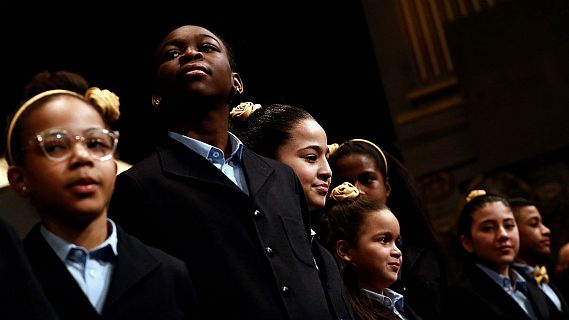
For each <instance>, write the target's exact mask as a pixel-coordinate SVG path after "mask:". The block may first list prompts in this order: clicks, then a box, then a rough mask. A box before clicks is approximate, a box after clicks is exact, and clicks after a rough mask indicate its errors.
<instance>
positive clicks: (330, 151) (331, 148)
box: [328, 143, 340, 156]
mask: <svg viewBox="0 0 569 320" xmlns="http://www.w3.org/2000/svg"><path fill="white" fill-rule="evenodd" d="M338 148H340V145H339V144H337V143H332V144H329V145H328V156H331V155H332V154H334V152H336V150H338Z"/></svg>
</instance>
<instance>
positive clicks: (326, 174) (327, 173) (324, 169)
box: [318, 158, 332, 181]
mask: <svg viewBox="0 0 569 320" xmlns="http://www.w3.org/2000/svg"><path fill="white" fill-rule="evenodd" d="M318 174H319V175H320V177H322V180H326V181H328V179H331V178H332V169H331V168H330V164H329V163H328V160H326V158H323V161H322V165H321V166H320V170H319V172H318Z"/></svg>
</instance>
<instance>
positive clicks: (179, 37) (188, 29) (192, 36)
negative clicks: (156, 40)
mask: <svg viewBox="0 0 569 320" xmlns="http://www.w3.org/2000/svg"><path fill="white" fill-rule="evenodd" d="M203 39H212V40H214V41H216V42H218V43H219V44H220V45H221V46H222V47H223V48H225V46H224V44H223V41H221V39H220V38H218V37H217V36H216V35H215V34H214V33H213V32H211V31H209V30H208V29H206V28H203V27H200V26H182V27H179V28H177V29H175V30H173V31H172V32H170V33H169V34H168V35H167V36H166V37H165V38H164V40H162V42H161V44H160V46H159V48H163V47H164V46H166V45H169V44H173V43H185V42H188V41H193V40H203Z"/></svg>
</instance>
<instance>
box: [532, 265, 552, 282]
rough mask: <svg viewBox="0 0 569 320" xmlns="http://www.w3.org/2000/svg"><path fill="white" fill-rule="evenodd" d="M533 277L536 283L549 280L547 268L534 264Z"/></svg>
mask: <svg viewBox="0 0 569 320" xmlns="http://www.w3.org/2000/svg"><path fill="white" fill-rule="evenodd" d="M533 278H534V279H535V281H536V282H537V284H538V285H540V284H542V283H548V282H549V275H548V274H547V269H546V268H545V266H541V267H540V266H535V268H534V269H533Z"/></svg>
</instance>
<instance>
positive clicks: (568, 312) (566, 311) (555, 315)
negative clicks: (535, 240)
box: [514, 265, 569, 320]
mask: <svg viewBox="0 0 569 320" xmlns="http://www.w3.org/2000/svg"><path fill="white" fill-rule="evenodd" d="M514 268H515V269H516V270H517V271H518V272H519V273H520V274H521V275H522V276H523V277H524V279H526V280H527V281H531V282H533V283H535V285H536V286H537V282H536V281H535V279H534V278H533V275H532V274H528V273H527V271H526V270H525V269H524V268H523V267H519V268H518V267H517V265H514ZM550 279H551V280H552V281H550V282H549V287H551V289H552V290H553V292H555V294H556V295H557V297H558V298H559V300H560V301H561V311H559V309H557V306H555V304H554V303H553V301H552V300H551V299H550V298H549V296H548V295H547V294H545V292H544V295H545V298H546V300H547V304H548V306H549V314H550V315H551V319H552V320H556V319H559V320H562V319H564V320H567V319H569V308H568V307H567V301H566V300H565V297H564V296H563V294H561V291H560V290H559V289H558V288H557V286H556V285H555V283H554V282H553V281H555V279H554V278H552V277H550Z"/></svg>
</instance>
